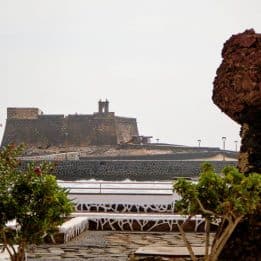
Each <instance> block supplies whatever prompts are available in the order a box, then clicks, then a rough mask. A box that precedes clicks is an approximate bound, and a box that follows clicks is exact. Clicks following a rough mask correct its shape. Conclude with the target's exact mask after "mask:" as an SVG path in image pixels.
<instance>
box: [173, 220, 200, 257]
mask: <svg viewBox="0 0 261 261" xmlns="http://www.w3.org/2000/svg"><path fill="white" fill-rule="evenodd" d="M177 226H178V229H179V232H180V234H181V237H182V239H183V241H184V243H185V245H186V247H187V249H188V251H189V254H190V257H191V259H192V261H197V258H196V256H195V254H194V251H193V249H192V247H191V245H190V243H189V241H188V239H187V237H186V234H185V232H184V230H183V227H182V226H181V225H180V224H179V223H178V222H177Z"/></svg>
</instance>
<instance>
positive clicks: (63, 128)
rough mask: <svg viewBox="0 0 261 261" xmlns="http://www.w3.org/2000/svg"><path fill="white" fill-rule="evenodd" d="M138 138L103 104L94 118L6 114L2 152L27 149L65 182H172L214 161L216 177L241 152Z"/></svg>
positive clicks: (131, 123) (129, 122)
mask: <svg viewBox="0 0 261 261" xmlns="http://www.w3.org/2000/svg"><path fill="white" fill-rule="evenodd" d="M150 138H151V136H140V135H139V131H138V127H137V121H136V119H135V118H126V117H119V116H115V113H114V112H110V111H109V102H108V101H107V100H106V101H101V100H100V101H99V102H98V112H95V113H93V114H90V115H84V114H74V115H68V116H64V115H46V114H43V113H42V112H41V111H40V110H39V109H38V108H7V120H6V126H5V131H4V136H3V140H2V146H6V145H7V144H10V143H12V144H20V143H24V144H26V150H25V152H24V155H23V157H21V158H20V159H21V160H22V163H21V166H22V167H25V166H26V164H27V162H28V161H45V160H47V161H54V162H56V170H55V173H54V174H55V175H56V176H57V177H58V178H59V179H62V180H78V179H92V178H95V179H98V180H114V181H116V180H124V179H130V180H140V181H143V180H147V181H148V180H151V181H155V180H172V179H175V178H176V177H191V178H195V177H197V176H198V173H199V171H200V165H201V164H202V163H203V162H206V161H208V162H209V161H210V162H211V163H212V164H213V166H214V167H215V169H216V170H217V171H221V169H222V168H223V167H224V166H225V165H227V164H230V165H235V164H236V162H237V156H238V154H237V152H233V151H223V150H220V149H219V148H211V147H191V146H183V145H172V144H164V143H150Z"/></svg>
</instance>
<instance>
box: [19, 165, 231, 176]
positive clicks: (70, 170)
mask: <svg viewBox="0 0 261 261" xmlns="http://www.w3.org/2000/svg"><path fill="white" fill-rule="evenodd" d="M211 163H212V164H213V166H214V168H215V170H216V171H217V172H220V171H221V170H222V169H223V168H224V166H227V165H236V162H229V161H215V162H211ZM25 164H26V162H23V163H22V166H23V167H24V166H25ZM55 164H56V170H55V173H54V174H55V175H56V176H57V178H58V179H61V180H78V179H97V180H108V181H110V180H114V181H117V180H119V181H120V180H124V179H130V180H137V181H156V180H173V179H175V178H177V177H191V178H195V177H197V176H198V174H199V170H200V165H201V164H202V162H199V161H171V160H170V161H168V160H137V161H135V160H131V161H128V160H126V161H124V160H122V161H113V160H88V161H87V160H86V161H82V160H80V161H62V162H55Z"/></svg>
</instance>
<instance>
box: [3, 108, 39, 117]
mask: <svg viewBox="0 0 261 261" xmlns="http://www.w3.org/2000/svg"><path fill="white" fill-rule="evenodd" d="M41 113H42V112H41V111H40V110H39V109H38V108H7V118H8V119H37V118H38V115H40V114H41Z"/></svg>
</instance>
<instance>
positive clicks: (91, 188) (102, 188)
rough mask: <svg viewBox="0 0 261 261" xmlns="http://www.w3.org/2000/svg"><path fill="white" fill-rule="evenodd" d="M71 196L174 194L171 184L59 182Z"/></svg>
mask: <svg viewBox="0 0 261 261" xmlns="http://www.w3.org/2000/svg"><path fill="white" fill-rule="evenodd" d="M59 185H60V186H62V187H64V188H67V189H68V190H69V193H70V194H142V195H144V194H148V195H149V194H153V195H155V194H156V195H161V194H163V195H171V194H173V189H172V183H171V182H157V183H152V182H125V181H123V182H109V181H93V182H86V181H75V182H72V181H68V182H67V181H59Z"/></svg>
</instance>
